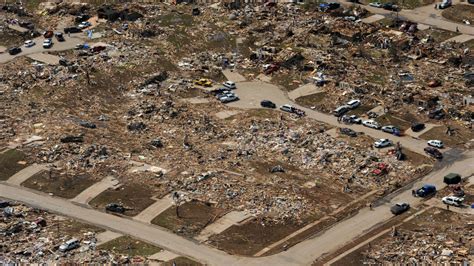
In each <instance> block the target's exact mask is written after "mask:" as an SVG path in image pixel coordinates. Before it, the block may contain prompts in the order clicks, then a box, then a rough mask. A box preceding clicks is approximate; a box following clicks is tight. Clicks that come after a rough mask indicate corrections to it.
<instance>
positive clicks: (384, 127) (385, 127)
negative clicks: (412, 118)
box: [382, 126, 400, 134]
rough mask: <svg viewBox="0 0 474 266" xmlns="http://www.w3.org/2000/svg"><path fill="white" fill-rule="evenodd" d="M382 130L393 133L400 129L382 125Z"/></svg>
mask: <svg viewBox="0 0 474 266" xmlns="http://www.w3.org/2000/svg"><path fill="white" fill-rule="evenodd" d="M382 131H383V132H387V133H390V134H393V133H396V132H400V129H398V128H397V127H396V126H383V127H382Z"/></svg>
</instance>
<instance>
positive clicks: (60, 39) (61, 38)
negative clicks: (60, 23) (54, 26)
mask: <svg viewBox="0 0 474 266" xmlns="http://www.w3.org/2000/svg"><path fill="white" fill-rule="evenodd" d="M54 36H56V39H57V40H58V42H64V41H65V39H64V36H63V34H62V33H61V32H56V33H55V34H54Z"/></svg>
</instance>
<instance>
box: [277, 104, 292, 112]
mask: <svg viewBox="0 0 474 266" xmlns="http://www.w3.org/2000/svg"><path fill="white" fill-rule="evenodd" d="M280 110H282V111H285V112H288V113H293V112H294V110H295V108H294V107H293V106H291V105H289V104H285V105H282V106H281V107H280Z"/></svg>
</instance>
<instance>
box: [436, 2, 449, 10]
mask: <svg viewBox="0 0 474 266" xmlns="http://www.w3.org/2000/svg"><path fill="white" fill-rule="evenodd" d="M451 5H452V3H451V1H445V2H443V3H441V4H439V6H438V8H439V9H445V8H448V7H450V6H451Z"/></svg>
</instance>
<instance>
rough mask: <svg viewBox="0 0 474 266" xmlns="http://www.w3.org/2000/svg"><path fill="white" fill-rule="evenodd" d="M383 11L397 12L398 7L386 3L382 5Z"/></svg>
mask: <svg viewBox="0 0 474 266" xmlns="http://www.w3.org/2000/svg"><path fill="white" fill-rule="evenodd" d="M382 8H383V9H386V10H390V11H397V10H398V6H397V5H395V4H393V3H386V4H383V5H382Z"/></svg>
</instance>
